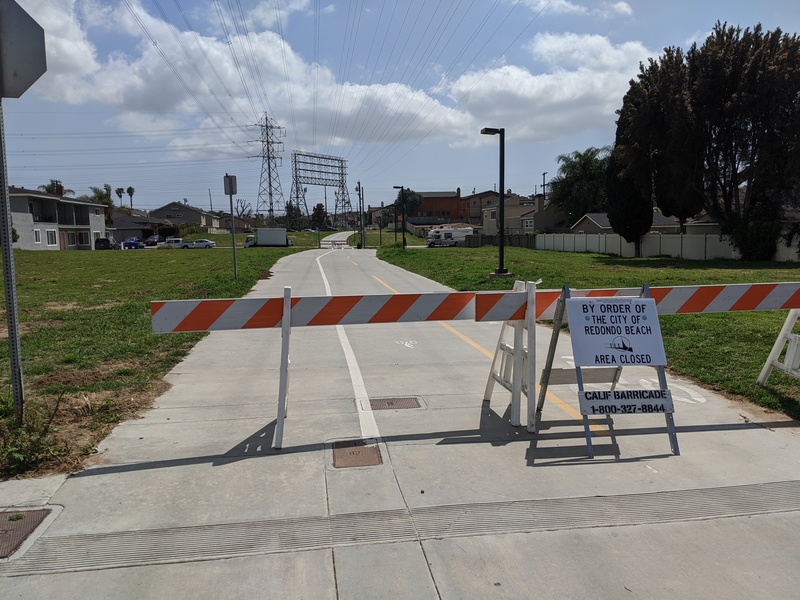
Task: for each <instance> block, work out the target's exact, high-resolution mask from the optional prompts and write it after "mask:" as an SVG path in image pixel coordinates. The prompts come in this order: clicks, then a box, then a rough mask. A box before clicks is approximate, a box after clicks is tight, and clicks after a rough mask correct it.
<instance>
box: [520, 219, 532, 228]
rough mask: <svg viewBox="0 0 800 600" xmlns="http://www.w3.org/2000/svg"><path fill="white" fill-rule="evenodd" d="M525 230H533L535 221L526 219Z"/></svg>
mask: <svg viewBox="0 0 800 600" xmlns="http://www.w3.org/2000/svg"><path fill="white" fill-rule="evenodd" d="M522 226H523V227H524V228H525V229H533V219H525V220H524V221H523V223H522Z"/></svg>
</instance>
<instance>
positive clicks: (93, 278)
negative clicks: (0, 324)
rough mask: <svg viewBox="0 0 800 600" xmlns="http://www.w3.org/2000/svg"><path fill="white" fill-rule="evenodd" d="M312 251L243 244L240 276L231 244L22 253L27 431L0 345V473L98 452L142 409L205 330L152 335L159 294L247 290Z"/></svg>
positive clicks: (69, 462)
mask: <svg viewBox="0 0 800 600" xmlns="http://www.w3.org/2000/svg"><path fill="white" fill-rule="evenodd" d="M303 249H305V248H304V247H302V246H300V245H298V246H292V247H289V248H247V249H240V250H239V251H237V253H236V254H237V267H238V269H237V270H238V280H235V279H234V276H233V256H232V255H233V252H232V251H231V250H230V247H229V248H228V250H227V251H226V250H225V249H222V248H218V249H214V250H181V249H161V248H159V249H158V250H154V249H147V250H131V251H125V252H120V251H95V252H74V251H73V252H36V251H15V254H14V256H15V263H16V280H17V303H18V309H19V321H20V331H21V339H20V345H21V350H22V357H23V378H24V379H23V381H24V388H25V400H26V413H25V424H26V426H25V427H24V428H22V429H18V428H15V427H14V422H13V410H12V406H11V403H12V399H11V391H10V364H9V353H8V352H9V349H8V344H7V343H4V344H0V396H1V397H2V401H0V474H11V473H16V472H21V471H26V470H30V469H32V468H35V467H36V466H37V465H41V464H42V463H43V464H44V466H45V467H47V468H51V467H53V465H54V464H55V465H56V466H55V468H59V466H58V465H59V464H60V465H62V466H66V467H67V468H71V467H72V466H74V465H75V462H76V458H75V452H76V451H77V449H83V450H84V451H91V449H92V448H93V447H94V445H95V444H96V443H97V442H98V441H99V440H100V439H102V437H103V435H105V434H106V433H107V432H108V431H109V430H110V428H111V427H112V426H113V424H114V423H116V422H118V421H120V420H121V419H123V418H128V417H130V416H132V414H135V412H136V411H137V410H139V409H141V407H142V406H141V403H140V402H138V401H137V399H138V398H141V397H147V395H148V394H152V393H153V390H155V389H156V388H157V387H158V386H159V385H160V382H161V380H162V378H163V377H164V375H165V374H166V373H167V372H168V371H169V370H170V369H171V368H172V367H173V366H174V365H175V364H177V363H178V362H179V361H180V360H181V359H182V358H183V357H184V356H185V355H186V354H187V353H188V352H189V350H190V349H191V348H192V346H193V345H194V344H195V343H196V342H197V340H198V339H200V337H201V336H202V334H175V335H154V334H153V333H152V332H151V321H150V302H151V301H152V300H174V299H181V298H187V299H188V298H236V297H240V296H242V295H244V294H245V293H246V292H247V291H249V290H250V289H251V288H252V287H253V285H254V284H255V283H256V281H258V280H259V279H262V278H266V277H269V274H270V269H271V267H272V265H273V264H274V263H275V261H276V260H278V259H279V258H280V257H282V256H286V255H287V254H291V253H294V252H298V251H300V250H303ZM2 307H3V309H4V310H5V306H4V303H3V305H2ZM59 399H60V400H59ZM57 403H58V410H56V409H55V407H56V404H57ZM54 412H56V413H58V414H56V415H55V416H54V417H53V418H52V419H51V417H50V416H51V415H52V414H53V413H54Z"/></svg>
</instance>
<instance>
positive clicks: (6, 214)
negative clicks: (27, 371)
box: [0, 98, 24, 427]
mask: <svg viewBox="0 0 800 600" xmlns="http://www.w3.org/2000/svg"><path fill="white" fill-rule="evenodd" d="M0 161H2V165H0V188H2V191H1V192H0V193H2V200H3V206H2V207H0V248H2V253H3V282H4V284H5V294H6V296H5V298H6V322H7V323H8V354H9V359H10V361H11V394H12V397H13V400H14V422H15V424H16V425H17V427H20V426H22V416H23V406H24V391H23V390H24V388H23V385H22V350H21V347H20V341H19V313H18V312H17V284H16V279H15V278H16V275H15V269H14V250H13V247H12V237H11V202H10V200H9V197H8V170H7V167H6V134H5V125H4V123H3V104H2V99H1V98H0Z"/></svg>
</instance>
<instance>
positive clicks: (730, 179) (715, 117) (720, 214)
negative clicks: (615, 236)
mask: <svg viewBox="0 0 800 600" xmlns="http://www.w3.org/2000/svg"><path fill="white" fill-rule="evenodd" d="M798 97H800V39H798V37H797V35H792V36H788V35H785V34H783V33H781V31H780V30H779V29H778V30H776V31H774V32H766V33H764V32H762V29H761V26H760V25H757V26H756V27H754V28H753V29H752V30H750V29H745V30H742V29H741V28H738V27H729V26H728V25H727V24H721V23H719V22H718V23H717V24H716V25H715V27H714V30H713V31H712V33H711V35H710V36H709V37H708V38H707V39H706V41H705V42H704V43H703V45H702V46H700V47H698V46H697V45H696V44H694V45H693V46H692V47H691V49H690V50H689V52H687V53H686V55H685V56H684V54H683V53H682V52H681V51H680V50H679V49H676V48H667V49H666V50H665V53H664V55H663V56H661V57H660V58H659V59H658V60H657V61H656V60H651V61H650V62H649V64H648V65H647V66H646V67H645V66H644V65H642V66H641V68H640V73H639V75H638V78H637V80H634V81H631V84H630V89H629V91H628V93H627V94H626V99H627V100H629V102H626V101H625V100H624V101H623V107H622V109H621V110H620V113H619V114H620V119H619V121H618V122H617V143H618V144H623V145H624V146H625V147H624V148H623V149H622V150H621V151H620V153H619V156H618V159H619V160H620V161H622V165H621V166H622V168H623V169H625V170H627V169H629V168H632V167H633V168H645V169H647V171H648V172H649V173H650V176H651V184H652V189H653V195H654V198H655V201H656V204H657V205H658V206H659V208H661V209H662V212H663V213H664V214H666V215H675V216H677V217H678V218H679V219H680V220H681V222H683V221H685V219H686V218H688V217H690V216H692V213H696V212H699V211H700V210H701V209H705V210H706V211H707V212H708V214H710V215H711V216H713V217H714V218H715V219H716V220H717V221H718V222H719V224H720V226H721V228H722V232H723V233H724V234H727V235H729V236H730V238H731V241H732V242H733V244H734V245H735V246H736V247H737V248H738V249H739V250H740V251H741V252H742V255H743V257H745V258H751V259H768V258H771V256H772V255H773V254H774V251H775V247H776V243H777V238H778V235H779V232H780V228H781V221H782V218H783V214H784V210H785V208H786V207H787V206H788V205H789V204H791V203H792V202H793V201H795V202H796V201H797V198H798V194H797V191H798V188H800V151H798V148H800V102H798ZM634 98H635V100H636V101H635V102H634V101H633V99H634ZM621 130H622V131H621ZM626 160H628V161H631V162H630V163H628V162H625V161H626Z"/></svg>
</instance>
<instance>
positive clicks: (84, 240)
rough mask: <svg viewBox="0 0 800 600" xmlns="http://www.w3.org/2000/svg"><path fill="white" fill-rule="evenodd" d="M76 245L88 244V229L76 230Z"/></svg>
mask: <svg viewBox="0 0 800 600" xmlns="http://www.w3.org/2000/svg"><path fill="white" fill-rule="evenodd" d="M78 245H79V246H88V245H89V232H88V231H79V232H78Z"/></svg>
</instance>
